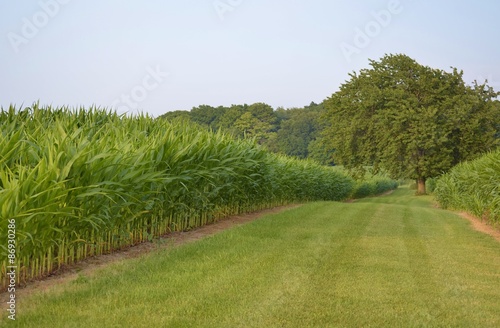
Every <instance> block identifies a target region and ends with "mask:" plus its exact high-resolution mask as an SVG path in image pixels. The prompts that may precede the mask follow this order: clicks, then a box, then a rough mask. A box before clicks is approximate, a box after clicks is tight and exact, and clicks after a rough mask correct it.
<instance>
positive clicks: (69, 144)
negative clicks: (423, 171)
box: [0, 104, 354, 288]
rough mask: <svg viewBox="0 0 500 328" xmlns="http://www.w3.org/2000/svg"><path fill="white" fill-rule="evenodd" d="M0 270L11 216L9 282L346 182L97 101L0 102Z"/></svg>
mask: <svg viewBox="0 0 500 328" xmlns="http://www.w3.org/2000/svg"><path fill="white" fill-rule="evenodd" d="M0 127H1V133H0V209H1V225H0V238H1V240H0V250H1V252H2V257H1V259H2V262H1V278H2V279H1V280H2V282H3V288H5V286H6V279H5V278H6V270H7V266H8V265H9V264H8V261H7V255H8V254H9V249H8V247H7V245H8V244H7V231H8V226H9V222H15V240H16V266H17V268H18V275H17V280H18V283H21V284H22V283H24V282H26V281H28V280H31V279H34V278H39V277H43V276H46V275H48V274H50V273H52V272H54V271H57V270H58V269H60V268H61V267H63V266H65V265H70V264H72V263H74V262H76V261H79V260H82V259H84V258H86V257H90V256H96V255H100V254H104V253H109V252H111V251H113V250H116V249H120V248H123V247H127V246H130V245H134V244H137V243H141V242H143V241H147V240H152V239H153V238H154V237H157V236H161V235H165V234H167V233H169V232H172V231H182V230H189V229H191V228H194V227H197V226H201V225H204V224H207V223H210V222H214V221H217V220H219V219H221V218H224V217H227V216H229V215H234V214H240V213H244V212H250V211H255V210H259V209H263V208H269V207H273V206H278V205H284V204H289V203H294V202H306V201H312V200H342V199H345V198H346V197H348V196H349V195H350V193H351V191H352V188H353V185H354V181H353V180H352V179H351V178H350V177H348V176H347V175H346V174H344V173H342V172H339V171H337V170H334V169H333V168H329V167H323V166H320V165H318V164H315V163H314V162H309V161H299V160H296V159H291V158H287V157H283V156H278V155H274V154H271V153H268V152H267V151H265V150H264V149H262V148H260V147H259V146H257V145H255V143H253V142H252V141H249V140H235V139H233V138H230V137H228V136H227V135H225V134H223V133H221V132H218V133H213V132H209V131H205V130H203V129H200V128H198V127H197V126H194V125H193V124H192V123H187V122H183V121H176V122H167V121H164V120H161V119H153V118H151V117H148V116H147V115H140V116H136V117H126V116H120V115H118V114H116V113H113V112H109V111H107V110H104V109H99V108H90V109H83V108H80V109H69V108H51V107H46V108H41V107H39V106H38V105H36V104H35V105H33V106H31V107H28V108H24V109H17V108H15V107H13V106H11V107H10V108H9V109H8V110H4V109H2V110H1V112H0Z"/></svg>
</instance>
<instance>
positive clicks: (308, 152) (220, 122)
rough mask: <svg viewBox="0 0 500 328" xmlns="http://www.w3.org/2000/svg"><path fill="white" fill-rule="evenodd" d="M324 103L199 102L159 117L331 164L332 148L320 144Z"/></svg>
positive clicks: (277, 151) (294, 155) (290, 154)
mask: <svg viewBox="0 0 500 328" xmlns="http://www.w3.org/2000/svg"><path fill="white" fill-rule="evenodd" d="M324 114H325V109H324V106H323V103H320V104H316V103H314V102H311V103H310V104H309V105H307V106H304V107H297V108H289V109H285V108H283V107H278V108H276V109H273V107H271V106H270V105H268V104H265V103H255V104H251V105H248V104H243V105H232V106H229V107H226V106H218V107H213V106H209V105H200V106H197V107H194V108H192V109H191V110H190V111H185V110H177V111H172V112H167V113H165V114H164V115H162V116H161V118H164V119H168V120H173V119H175V118H184V119H186V120H189V121H192V122H195V123H197V124H199V125H200V126H203V127H206V128H209V129H212V130H214V131H217V130H222V131H224V132H225V133H229V134H230V135H232V136H233V137H235V138H254V139H255V141H256V142H257V143H259V144H260V145H263V146H264V147H266V148H267V149H268V150H270V151H272V152H275V153H281V154H285V155H288V156H292V157H296V158H300V159H305V158H312V159H314V160H316V161H318V162H320V163H321V164H325V165H331V164H333V160H332V151H327V150H326V148H325V147H324V146H323V140H322V132H323V130H324V129H325V127H326V125H325V124H324V123H322V122H324V119H323V117H324Z"/></svg>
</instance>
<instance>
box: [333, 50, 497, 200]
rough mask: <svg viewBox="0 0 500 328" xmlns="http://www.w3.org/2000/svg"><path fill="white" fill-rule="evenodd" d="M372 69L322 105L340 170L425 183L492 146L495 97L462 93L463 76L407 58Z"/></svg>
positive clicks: (477, 88)
mask: <svg viewBox="0 0 500 328" xmlns="http://www.w3.org/2000/svg"><path fill="white" fill-rule="evenodd" d="M370 65H371V68H370V69H362V70H361V71H360V73H359V74H356V73H353V74H351V75H350V76H351V79H350V80H349V81H347V82H346V83H344V84H343V85H342V86H341V88H340V91H339V92H337V93H335V94H333V95H332V96H331V97H330V98H329V99H327V100H326V101H325V108H326V109H327V114H326V115H325V119H326V120H328V122H329V126H328V127H327V129H326V130H325V132H324V137H325V138H326V139H327V140H329V141H330V149H334V150H335V159H336V160H337V162H339V164H343V165H345V166H346V167H348V168H360V167H362V166H363V165H373V166H374V167H375V168H378V167H383V168H385V169H386V170H387V171H388V172H389V173H390V174H391V176H392V177H393V178H398V179H399V178H410V179H415V180H419V183H425V180H426V179H428V178H431V177H435V176H438V175H440V174H441V173H442V172H443V171H447V170H449V169H450V168H451V167H453V166H454V165H456V164H458V163H459V162H460V161H463V160H466V159H470V158H474V157H477V156H478V155H479V154H481V153H484V152H485V151H488V150H491V149H494V148H495V147H496V146H497V145H498V140H497V139H496V138H495V133H496V132H497V126H496V124H498V122H499V121H500V110H499V108H498V106H496V105H495V101H494V99H495V97H496V96H497V95H498V93H496V92H494V91H493V90H492V89H491V88H490V87H488V86H487V85H474V86H472V87H470V86H466V85H465V83H464V81H463V79H462V72H459V71H457V70H456V69H454V70H453V72H451V73H448V72H445V71H442V70H438V69H432V68H430V67H427V66H422V65H420V64H418V63H417V62H416V61H414V60H413V59H411V58H409V57H407V56H405V55H387V56H385V57H384V58H382V59H381V60H380V61H378V62H377V61H373V60H372V61H370ZM423 192H425V190H423Z"/></svg>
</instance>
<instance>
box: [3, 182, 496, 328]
mask: <svg viewBox="0 0 500 328" xmlns="http://www.w3.org/2000/svg"><path fill="white" fill-rule="evenodd" d="M3 317H4V316H3ZM8 323H9V324H12V322H8ZM12 326H19V327H500V243H498V242H497V241H495V240H494V239H493V238H492V237H490V236H488V235H484V234H482V233H479V232H476V231H474V230H472V228H471V227H470V225H469V223H468V221H466V220H465V219H462V218H461V217H459V216H457V215H455V214H453V213H451V212H448V211H444V210H440V209H436V208H434V207H433V206H432V204H431V199H430V198H429V197H415V196H413V191H409V190H408V189H404V188H403V189H400V190H397V191H396V192H394V193H393V194H391V195H387V196H383V197H378V198H367V199H363V200H359V201H357V202H354V203H334V202H322V203H312V204H307V205H304V206H302V207H300V208H297V209H292V210H288V211H286V212H283V213H281V214H274V215H268V216H265V217H263V218H261V219H259V220H257V221H254V222H251V223H249V224H246V225H244V226H239V227H236V228H233V229H231V230H227V231H224V232H222V233H220V234H217V235H215V236H212V237H208V238H206V239H204V240H201V241H198V242H195V243H192V244H187V245H184V246H181V247H177V248H175V249H172V248H170V249H164V250H160V251H156V252H153V253H150V254H148V255H147V256H145V257H142V258H139V259H135V260H127V261H123V262H120V263H117V264H113V265H110V266H109V267H107V268H105V269H103V270H99V271H98V272H96V273H95V274H94V275H93V276H91V277H86V276H81V277H80V278H79V279H77V280H76V281H73V282H70V283H67V284H63V285H61V286H58V287H57V288H56V289H55V290H51V291H50V292H47V293H45V294H41V295H33V296H30V297H26V298H24V299H22V300H20V304H18V318H17V321H16V322H15V323H14V324H12Z"/></svg>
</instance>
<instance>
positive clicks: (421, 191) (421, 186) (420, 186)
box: [417, 178, 426, 195]
mask: <svg viewBox="0 0 500 328" xmlns="http://www.w3.org/2000/svg"><path fill="white" fill-rule="evenodd" d="M425 194H426V191H425V178H419V179H417V195H425Z"/></svg>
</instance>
